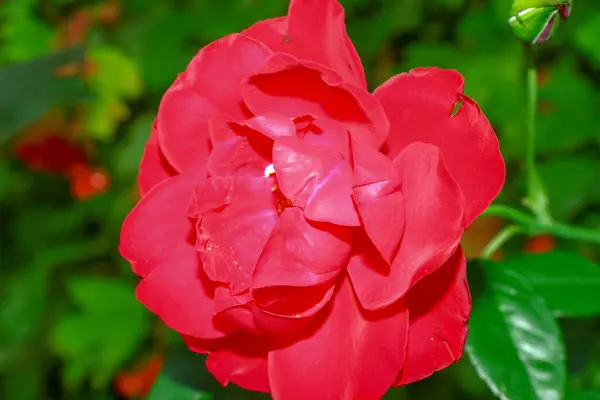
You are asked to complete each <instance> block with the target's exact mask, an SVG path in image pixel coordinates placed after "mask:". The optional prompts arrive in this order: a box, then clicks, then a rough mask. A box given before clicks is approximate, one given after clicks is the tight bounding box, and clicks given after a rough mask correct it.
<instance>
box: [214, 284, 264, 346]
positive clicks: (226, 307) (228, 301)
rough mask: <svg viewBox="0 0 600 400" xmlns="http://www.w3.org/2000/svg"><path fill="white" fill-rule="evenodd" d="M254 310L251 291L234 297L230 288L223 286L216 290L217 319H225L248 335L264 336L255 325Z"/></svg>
mask: <svg viewBox="0 0 600 400" xmlns="http://www.w3.org/2000/svg"><path fill="white" fill-rule="evenodd" d="M253 309H254V305H253V304H252V296H250V292H249V291H245V292H243V293H241V294H239V295H234V294H233V293H231V290H229V288H226V287H223V286H218V287H216V288H215V298H214V311H215V314H216V315H215V318H217V319H219V318H224V319H225V320H227V321H229V322H231V323H234V324H236V325H237V326H238V327H239V328H240V329H241V330H243V331H244V332H246V333H248V334H251V335H262V334H263V333H264V332H263V331H262V330H261V329H260V328H258V327H257V325H256V324H255V323H254V315H253V313H252V311H253Z"/></svg>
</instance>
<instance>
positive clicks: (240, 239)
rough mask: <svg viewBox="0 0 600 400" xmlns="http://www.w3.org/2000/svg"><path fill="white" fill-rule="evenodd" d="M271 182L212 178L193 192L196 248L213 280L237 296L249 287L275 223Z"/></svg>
mask: <svg viewBox="0 0 600 400" xmlns="http://www.w3.org/2000/svg"><path fill="white" fill-rule="evenodd" d="M272 187H273V182H272V180H270V179H265V178H210V179H209V180H208V181H207V184H206V186H205V187H203V188H199V189H198V190H196V203H197V210H198V232H197V244H196V248H197V250H198V252H199V253H200V258H201V260H202V262H203V265H204V270H205V271H206V274H207V275H208V277H209V278H210V279H211V280H213V281H218V282H223V283H227V284H231V290H232V292H233V293H234V294H238V293H240V292H242V291H244V290H247V289H248V288H249V287H250V283H251V280H252V273H253V271H254V266H255V265H256V263H257V260H258V258H259V256H260V254H261V252H262V249H263V247H264V246H265V243H266V242H267V240H269V236H270V235H271V232H272V231H273V228H274V227H275V224H276V223H277V217H278V215H277V208H276V203H275V198H274V196H273V192H272Z"/></svg>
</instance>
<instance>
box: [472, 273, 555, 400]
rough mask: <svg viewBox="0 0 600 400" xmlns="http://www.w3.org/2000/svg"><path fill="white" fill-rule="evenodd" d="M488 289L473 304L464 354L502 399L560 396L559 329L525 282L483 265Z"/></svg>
mask: <svg viewBox="0 0 600 400" xmlns="http://www.w3.org/2000/svg"><path fill="white" fill-rule="evenodd" d="M483 268H484V272H485V276H486V279H487V292H486V293H485V294H484V295H483V296H482V297H481V298H480V299H479V300H478V301H477V302H475V304H474V307H473V313H472V315H471V321H470V323H469V327H470V332H469V338H468V341H467V352H468V354H469V356H470V358H471V361H472V362H473V364H474V366H475V368H476V370H477V372H478V374H479V375H480V376H481V377H482V378H483V379H484V380H485V381H486V382H487V383H488V385H489V386H490V388H491V389H492V391H493V392H494V393H495V394H496V395H497V396H498V397H500V398H501V399H506V400H560V399H561V398H562V397H563V392H564V386H565V375H566V371H565V369H566V367H565V350H564V345H563V342H562V338H561V333H560V329H559V327H558V325H557V323H556V320H555V319H554V317H553V315H552V313H551V311H550V310H549V309H548V308H547V307H546V305H545V303H544V300H543V299H542V298H541V297H539V296H538V295H537V294H536V293H535V292H534V290H533V288H532V287H531V285H530V284H529V283H528V281H527V280H526V279H525V278H523V277H522V276H520V275H519V274H517V273H516V272H514V271H512V270H506V269H504V267H503V266H502V265H500V264H495V263H485V264H483Z"/></svg>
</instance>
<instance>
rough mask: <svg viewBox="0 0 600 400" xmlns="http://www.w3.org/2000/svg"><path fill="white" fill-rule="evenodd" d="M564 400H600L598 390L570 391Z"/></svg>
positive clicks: (599, 391)
mask: <svg viewBox="0 0 600 400" xmlns="http://www.w3.org/2000/svg"><path fill="white" fill-rule="evenodd" d="M565 400H600V390H577V391H575V390H572V391H569V392H568V393H567V397H566V398H565Z"/></svg>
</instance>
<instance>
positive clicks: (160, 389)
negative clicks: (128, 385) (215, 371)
mask: <svg viewBox="0 0 600 400" xmlns="http://www.w3.org/2000/svg"><path fill="white" fill-rule="evenodd" d="M210 399H212V395H211V394H210V393H205V392H200V391H198V390H196V389H193V388H191V387H188V386H185V385H183V384H181V383H179V382H176V381H174V380H173V379H171V378H170V377H169V376H167V375H166V374H161V375H160V376H159V377H158V379H157V381H156V383H155V384H154V386H153V388H152V392H150V395H149V396H148V399H147V400H210Z"/></svg>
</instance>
